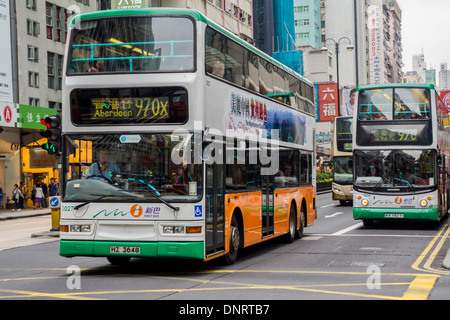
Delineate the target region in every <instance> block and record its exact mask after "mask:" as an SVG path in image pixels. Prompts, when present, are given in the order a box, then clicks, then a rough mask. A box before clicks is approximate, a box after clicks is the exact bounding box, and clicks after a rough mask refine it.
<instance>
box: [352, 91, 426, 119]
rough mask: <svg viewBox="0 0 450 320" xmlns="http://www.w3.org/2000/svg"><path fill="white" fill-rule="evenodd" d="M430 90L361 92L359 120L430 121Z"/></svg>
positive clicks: (359, 96)
mask: <svg viewBox="0 0 450 320" xmlns="http://www.w3.org/2000/svg"><path fill="white" fill-rule="evenodd" d="M430 101H431V98H430V90H429V89H423V88H378V89H364V90H360V92H359V95H358V120H411V119H413V120H418V119H430V118H431V107H430V103H431V102H430Z"/></svg>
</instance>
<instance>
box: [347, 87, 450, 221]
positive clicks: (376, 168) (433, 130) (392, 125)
mask: <svg viewBox="0 0 450 320" xmlns="http://www.w3.org/2000/svg"><path fill="white" fill-rule="evenodd" d="M356 105H357V108H358V109H357V112H355V115H354V118H353V132H354V133H355V134H354V136H353V159H354V171H353V172H354V181H353V183H354V190H353V217H354V218H355V219H361V220H362V221H363V222H364V225H371V224H372V223H373V221H374V220H381V219H401V220H405V219H407V220H428V221H436V222H439V221H440V220H441V218H442V217H443V216H444V215H445V214H447V211H448V199H449V188H448V172H449V170H448V164H449V159H448V155H449V145H450V144H449V137H450V135H449V127H448V126H447V124H448V120H449V119H448V117H449V111H448V110H447V109H446V107H445V106H444V105H443V103H442V101H441V99H440V97H439V95H438V92H437V91H436V89H435V87H434V86H433V85H425V84H389V85H371V86H361V87H359V88H357V100H356Z"/></svg>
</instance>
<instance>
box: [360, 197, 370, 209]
mask: <svg viewBox="0 0 450 320" xmlns="http://www.w3.org/2000/svg"><path fill="white" fill-rule="evenodd" d="M361 204H362V205H363V206H364V207H367V206H368V205H369V200H367V199H366V198H364V199H362V200H361Z"/></svg>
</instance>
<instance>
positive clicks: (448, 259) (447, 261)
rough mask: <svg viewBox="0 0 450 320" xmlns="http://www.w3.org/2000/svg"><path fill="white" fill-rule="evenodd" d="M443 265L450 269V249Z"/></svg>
mask: <svg viewBox="0 0 450 320" xmlns="http://www.w3.org/2000/svg"><path fill="white" fill-rule="evenodd" d="M442 266H443V267H444V268H445V269H450V249H448V251H447V255H446V256H445V258H444V261H443V262H442Z"/></svg>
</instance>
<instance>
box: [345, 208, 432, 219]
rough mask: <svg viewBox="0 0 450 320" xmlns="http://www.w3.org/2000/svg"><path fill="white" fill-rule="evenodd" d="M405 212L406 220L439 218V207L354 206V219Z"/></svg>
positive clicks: (380, 216)
mask: <svg viewBox="0 0 450 320" xmlns="http://www.w3.org/2000/svg"><path fill="white" fill-rule="evenodd" d="M389 214H393V215H400V214H403V217H402V218H399V219H404V220H409V219H411V220H432V221H438V220H439V209H438V208H435V209H434V208H433V209H397V208H353V218H354V219H392V218H391V217H387V216H386V215H389Z"/></svg>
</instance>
